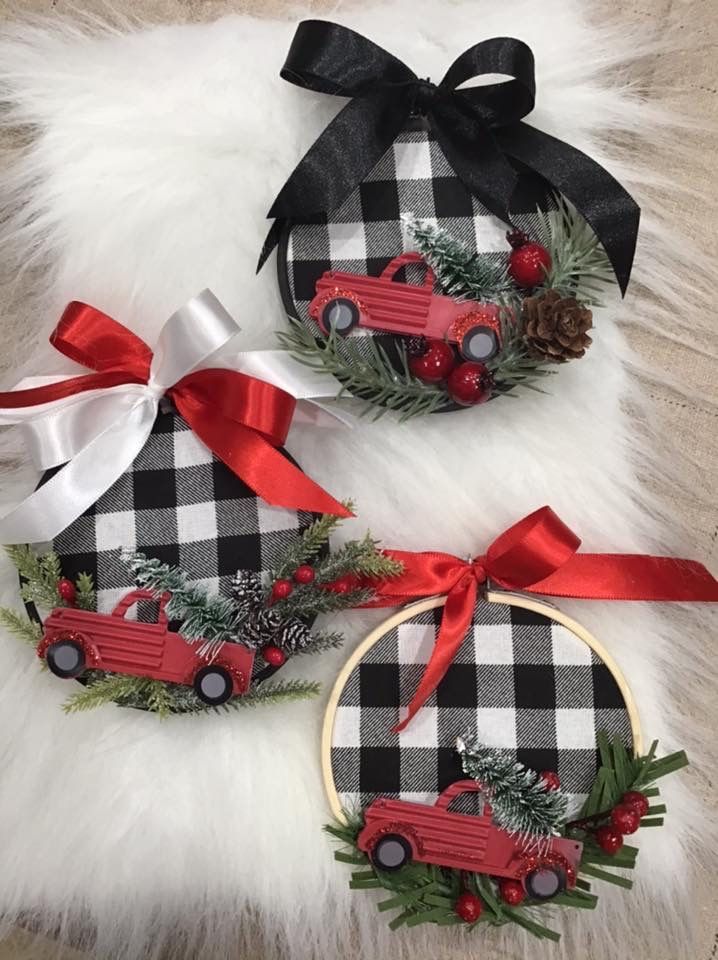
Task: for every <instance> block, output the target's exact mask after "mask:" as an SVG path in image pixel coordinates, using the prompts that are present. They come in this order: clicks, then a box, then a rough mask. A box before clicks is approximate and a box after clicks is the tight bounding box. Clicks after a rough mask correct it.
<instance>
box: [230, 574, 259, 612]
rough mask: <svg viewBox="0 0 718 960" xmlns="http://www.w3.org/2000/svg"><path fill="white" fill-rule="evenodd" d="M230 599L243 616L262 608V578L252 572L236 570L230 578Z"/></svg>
mask: <svg viewBox="0 0 718 960" xmlns="http://www.w3.org/2000/svg"><path fill="white" fill-rule="evenodd" d="M231 591H232V599H233V600H235V601H236V604H237V607H238V609H239V611H240V613H242V614H244V615H245V616H246V615H247V614H249V613H252V612H253V611H255V610H257V609H258V608H260V607H263V606H264V588H263V587H262V578H261V577H260V575H259V574H258V573H255V572H254V571H253V570H238V571H237V572H236V574H235V575H234V577H233V578H232V585H231Z"/></svg>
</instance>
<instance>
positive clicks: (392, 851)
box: [371, 833, 411, 870]
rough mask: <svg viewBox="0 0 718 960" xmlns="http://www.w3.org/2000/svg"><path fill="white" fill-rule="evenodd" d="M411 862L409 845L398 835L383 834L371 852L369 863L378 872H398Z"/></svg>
mask: <svg viewBox="0 0 718 960" xmlns="http://www.w3.org/2000/svg"><path fill="white" fill-rule="evenodd" d="M410 860H411V844H410V843H409V841H408V840H406V839H405V838H404V837H402V836H401V834H399V833H385V834H384V836H383V837H379V839H378V840H377V841H376V843H375V844H374V846H373V847H372V850H371V862H372V863H373V864H374V866H375V867H378V868H379V869H380V870H399V869H401V867H403V866H404V864H405V863H408V862H409V861H410Z"/></svg>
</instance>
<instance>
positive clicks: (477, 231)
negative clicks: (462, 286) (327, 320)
mask: <svg viewBox="0 0 718 960" xmlns="http://www.w3.org/2000/svg"><path fill="white" fill-rule="evenodd" d="M550 204H551V201H550V199H549V197H548V195H547V188H546V185H545V182H544V181H543V180H542V179H541V178H539V177H537V176H536V175H533V174H529V173H528V172H527V171H524V172H522V174H521V176H520V178H519V185H518V187H517V190H516V192H515V193H514V196H513V199H512V216H513V220H514V223H515V224H516V226H518V227H520V228H521V229H522V230H525V231H526V232H527V233H529V234H532V233H534V232H535V228H536V222H537V213H536V210H537V207H541V208H546V207H547V206H549V205H550ZM405 213H412V214H414V215H415V216H416V217H419V218H421V219H427V220H431V221H433V222H434V223H436V224H438V225H439V226H441V227H444V228H445V229H446V230H448V231H449V232H450V233H451V234H452V235H453V236H454V237H456V238H457V239H459V240H462V241H463V242H464V243H466V244H468V246H469V247H470V248H471V249H473V250H477V251H479V252H481V253H495V254H496V257H497V259H498V258H500V257H501V256H502V255H504V256H505V254H506V253H507V251H508V245H507V243H506V229H507V227H506V224H504V223H502V222H501V221H500V220H498V219H497V218H496V217H494V216H492V215H491V214H490V213H489V211H488V210H487V209H486V207H484V206H483V205H482V204H481V203H480V202H479V201H478V200H476V199H475V198H474V197H472V196H471V194H470V193H469V192H468V191H467V190H466V187H464V185H463V183H462V182H461V181H460V180H459V179H458V177H457V176H456V174H455V173H454V171H453V170H452V169H451V167H450V166H449V163H448V161H447V159H446V157H445V156H444V154H443V152H442V151H441V148H440V147H439V144H438V143H437V141H436V140H434V139H433V137H432V136H431V134H430V133H429V132H427V131H424V130H418V131H407V132H405V133H402V134H401V135H400V136H399V137H398V138H397V140H396V141H395V142H394V144H393V145H392V146H391V147H390V149H389V150H387V152H386V153H385V154H384V156H383V157H382V158H381V160H380V161H379V162H378V164H377V165H376V166H375V167H374V169H373V170H372V171H371V173H370V174H369V175H368V176H367V178H366V180H364V181H363V182H362V183H361V184H360V185H359V186H358V187H357V188H356V189H355V190H354V191H353V192H352V193H351V194H350V196H349V197H348V198H347V199H346V201H345V202H344V203H343V204H342V206H341V207H340V208H339V209H338V210H333V211H331V212H330V213H329V214H327V215H326V216H324V217H323V218H321V220H320V221H319V222H316V223H308V224H294V225H293V226H292V227H291V230H289V231H288V232H287V233H285V236H284V238H283V241H282V243H281V244H280V253H279V261H278V267H279V282H280V288H281V289H282V294H283V298H284V301H285V307H286V309H287V312H288V313H290V314H291V315H292V316H296V317H298V318H299V319H300V320H304V321H306V322H308V323H313V321H311V320H310V319H309V314H308V306H309V302H310V300H311V299H312V298H313V296H314V293H315V289H314V288H315V284H316V281H317V280H318V279H319V278H320V277H321V275H322V274H323V273H324V271H325V270H345V271H348V272H351V273H358V274H366V275H369V276H378V275H379V274H380V273H381V271H382V270H383V269H384V267H385V266H386V265H387V264H388V263H389V261H390V260H393V259H394V257H397V256H399V254H401V253H403V252H404V251H405V250H409V249H411V247H410V245H409V242H408V239H407V238H406V237H405V236H404V234H403V231H402V224H401V216H402V214H405ZM417 270H418V268H415V267H414V268H411V270H410V272H409V276H407V277H405V279H406V281H407V282H412V283H413V282H417V280H418V278H419V277H418V272H417ZM398 279H402V275H399V276H398ZM314 329H316V327H314ZM362 332H364V331H362ZM391 339H393V338H391V337H387V336H386V335H384V336H383V337H382V340H385V341H389V340H391Z"/></svg>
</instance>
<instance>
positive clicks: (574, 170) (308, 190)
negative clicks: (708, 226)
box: [258, 20, 639, 293]
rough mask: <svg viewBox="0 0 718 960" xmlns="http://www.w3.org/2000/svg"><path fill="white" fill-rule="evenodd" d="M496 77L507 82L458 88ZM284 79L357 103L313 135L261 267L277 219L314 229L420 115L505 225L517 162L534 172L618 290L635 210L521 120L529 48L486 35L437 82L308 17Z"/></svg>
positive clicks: (562, 146)
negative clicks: (595, 246)
mask: <svg viewBox="0 0 718 960" xmlns="http://www.w3.org/2000/svg"><path fill="white" fill-rule="evenodd" d="M496 75H498V76H503V77H506V78H507V79H506V80H504V81H503V82H498V83H486V84H478V85H475V86H469V87H464V86H462V84H465V83H467V82H468V81H469V80H474V79H477V78H481V77H492V76H496ZM281 76H282V78H283V79H285V80H287V81H288V82H290V83H293V84H296V85H297V86H300V87H303V88H304V89H307V90H313V91H315V92H318V93H326V94H328V95H330V96H340V97H350V98H352V99H350V101H349V103H348V104H346V106H345V107H344V108H343V109H342V110H341V111H340V112H339V113H338V114H337V116H335V117H334V119H333V120H332V121H331V123H330V124H329V125H328V126H327V127H326V129H325V130H324V132H323V133H322V134H320V136H319V137H318V138H317V140H315V142H314V143H313V145H312V146H311V147H310V148H309V150H308V151H307V153H306V154H305V155H304V157H303V158H302V159H301V160H300V161H299V163H298V164H297V166H296V167H295V169H294V171H293V173H292V174H291V176H290V177H289V179H288V180H287V182H286V183H285V184H284V186H283V187H282V189H281V190H280V192H279V194H278V196H277V198H276V200H275V201H274V203H273V204H272V206H271V208H270V210H269V213H268V217H270V218H272V219H274V221H275V222H274V224H273V226H272V228H271V229H270V231H269V234H268V236H267V239H266V240H265V243H264V246H263V248H262V252H261V254H260V257H259V264H258V269H261V267H262V265H263V264H264V262H265V260H266V259H267V257H268V256H269V254H270V253H271V251H272V249H273V248H274V247H275V246H276V244H277V242H278V240H279V234H280V232H281V229H282V226H283V225H284V224H287V223H290V222H292V221H295V222H297V221H298V222H313V221H315V220H316V219H317V218H318V217H320V216H322V215H324V214H326V213H327V212H329V211H332V210H335V209H337V208H338V207H340V206H341V204H342V203H343V202H344V201H345V200H346V199H347V197H348V196H349V195H350V193H351V192H352V190H354V189H355V188H356V187H357V186H358V185H359V184H360V183H361V182H362V180H364V179H365V177H366V176H367V175H368V174H369V172H370V171H371V170H372V169H373V167H374V166H376V164H377V162H378V161H379V160H380V158H381V157H382V156H383V155H384V153H386V151H387V150H388V149H389V147H390V146H391V144H392V143H393V142H394V140H395V139H396V137H397V136H398V134H399V133H401V131H402V130H403V129H404V128H405V127H406V125H407V121H408V120H409V118H410V117H411V116H412V115H414V114H416V113H417V112H419V113H421V114H422V115H423V116H425V117H426V119H427V122H428V125H429V127H430V129H431V130H432V132H433V134H434V136H435V137H436V139H437V140H438V142H439V145H440V146H441V149H442V150H443V152H444V154H445V156H446V159H447V160H448V162H449V164H450V165H451V167H452V168H453V170H454V171H455V173H456V175H457V176H458V178H459V179H460V180H461V181H462V182H463V184H464V186H465V187H466V189H467V190H468V191H469V193H471V194H473V195H474V196H475V197H478V199H479V200H480V201H481V202H482V203H483V204H484V206H486V207H487V209H488V210H490V211H491V212H492V213H493V214H495V215H496V216H497V217H499V218H500V219H502V220H504V221H505V222H506V223H509V224H510V223H511V212H510V211H511V198H512V195H513V193H514V190H515V188H516V183H517V174H516V167H517V166H518V165H521V164H523V165H527V166H528V167H530V168H531V169H532V170H535V171H536V172H537V173H539V174H540V175H541V176H542V177H543V178H544V179H545V180H546V181H547V182H548V183H549V185H551V186H552V187H553V188H554V189H556V190H558V191H560V192H561V193H563V194H564V195H565V196H566V197H568V199H569V200H570V201H571V202H572V203H573V204H574V206H575V207H576V208H577V209H578V211H579V212H580V213H581V215H582V216H583V217H584V218H585V219H586V220H587V222H588V223H589V224H590V225H591V227H592V228H593V230H594V232H595V233H596V236H597V237H598V239H599V240H600V242H601V243H602V244H603V246H604V247H605V249H606V252H607V254H608V256H609V259H610V261H611V264H612V265H613V268H614V271H615V273H616V279H617V281H618V284H619V286H620V288H621V292H622V293H625V290H626V286H627V284H628V279H629V276H630V273H631V265H632V262H633V254H634V250H635V245H636V237H637V233H638V218H639V209H638V206H637V205H636V203H635V201H634V200H633V199H632V197H630V196H629V194H628V193H627V192H626V191H625V190H624V189H623V187H622V186H621V185H620V184H619V183H618V182H617V181H616V180H614V178H613V177H612V176H611V175H610V174H609V173H607V172H606V171H605V170H604V169H603V168H602V167H601V166H599V164H597V163H596V162H595V161H593V160H591V158H590V157H587V156H586V155H585V154H583V153H581V152H580V151H579V150H576V149H575V148H574V147H571V146H569V145H568V144H566V143H563V142H562V141H560V140H557V139H556V138H554V137H550V136H549V135H548V134H545V133H543V132H542V131H540V130H537V129H535V128H534V127H530V126H529V125H528V124H525V123H523V122H522V121H523V118H524V117H525V116H527V115H528V114H529V113H530V112H531V111H532V110H533V107H534V101H535V94H536V84H535V78H534V58H533V53H532V52H531V49H530V47H528V46H527V45H526V44H525V43H522V42H521V41H520V40H516V39H514V38H513V37H493V38H491V39H488V40H482V41H481V42H479V43H476V44H474V45H473V46H472V47H469V49H468V50H465V51H464V52H463V53H462V54H460V55H459V56H458V57H457V58H456V60H454V62H453V63H452V65H451V66H450V67H449V69H448V70H447V72H446V75H445V76H444V78H443V80H442V81H441V82H440V83H439V84H438V86H437V85H435V84H433V83H431V82H430V81H428V80H421V79H419V78H418V77H417V75H416V74H415V73H414V71H413V70H411V69H409V67H407V66H406V64H404V63H402V62H401V60H399V59H398V58H397V57H395V56H394V55H393V54H391V53H389V52H388V51H386V50H384V49H383V48H382V47H380V46H379V45H378V44H376V43H374V42H373V41H371V40H369V39H368V38H367V37H364V36H362V35H361V34H360V33H356V32H355V31H354V30H350V29H348V28H347V27H342V26H340V25H339V24H336V23H331V22H330V21H325V20H305V21H303V22H302V23H300V24H299V25H298V27H297V30H296V33H295V35H294V39H293V40H292V44H291V46H290V48H289V53H288V55H287V59H286V62H285V64H284V67H283V68H282V70H281ZM348 145H351V147H349V146H348Z"/></svg>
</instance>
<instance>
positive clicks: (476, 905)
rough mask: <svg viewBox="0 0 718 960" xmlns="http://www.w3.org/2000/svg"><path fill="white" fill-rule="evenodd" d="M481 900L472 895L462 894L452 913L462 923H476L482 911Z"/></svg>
mask: <svg viewBox="0 0 718 960" xmlns="http://www.w3.org/2000/svg"><path fill="white" fill-rule="evenodd" d="M483 906H484V905H483V904H482V902H481V900H479V898H478V897H477V896H476V894H474V893H469V892H468V890H467V891H466V893H462V894H461V896H460V897H459V898H458V899H457V901H456V903H455V904H454V913H456V914H457V915H458V916H460V917H461V919H462V920H463V921H464V923H476V921H477V920H478V919H479V917H480V916H481V911H482V909H483Z"/></svg>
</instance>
